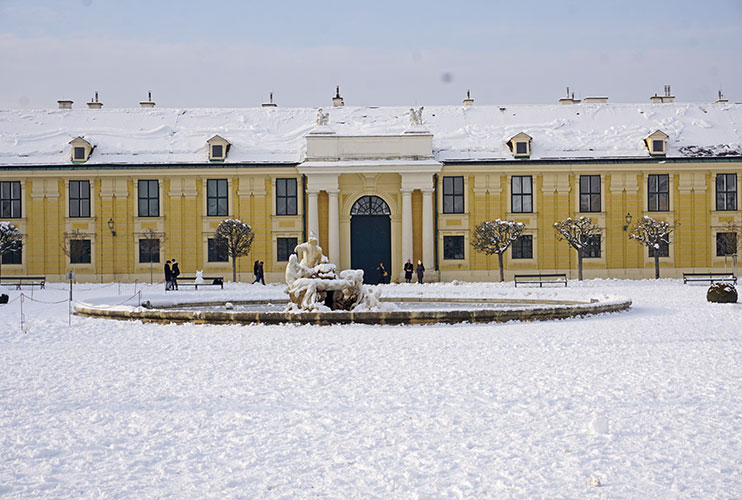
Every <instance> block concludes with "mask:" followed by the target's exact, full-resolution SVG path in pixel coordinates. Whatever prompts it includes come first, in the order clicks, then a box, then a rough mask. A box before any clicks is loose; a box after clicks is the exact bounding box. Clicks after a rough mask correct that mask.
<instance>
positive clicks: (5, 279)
mask: <svg viewBox="0 0 742 500" xmlns="http://www.w3.org/2000/svg"><path fill="white" fill-rule="evenodd" d="M0 285H5V286H14V287H15V289H16V290H20V289H21V287H22V286H24V285H27V286H30V287H32V288H33V287H34V286H38V287H39V288H42V289H43V288H44V287H45V286H46V276H0Z"/></svg>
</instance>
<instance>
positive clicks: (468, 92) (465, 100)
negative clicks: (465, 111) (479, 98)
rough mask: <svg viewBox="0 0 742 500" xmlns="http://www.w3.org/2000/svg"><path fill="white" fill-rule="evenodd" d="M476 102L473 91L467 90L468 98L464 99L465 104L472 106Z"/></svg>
mask: <svg viewBox="0 0 742 500" xmlns="http://www.w3.org/2000/svg"><path fill="white" fill-rule="evenodd" d="M472 104H474V99H472V98H471V92H470V91H468V90H467V91H466V99H464V106H471V105H472Z"/></svg>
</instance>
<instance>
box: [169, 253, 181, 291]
mask: <svg viewBox="0 0 742 500" xmlns="http://www.w3.org/2000/svg"><path fill="white" fill-rule="evenodd" d="M170 274H171V278H170V283H171V286H170V288H171V289H173V290H177V289H178V276H180V268H179V267H178V262H177V261H176V260H175V259H173V264H172V267H171V270H170Z"/></svg>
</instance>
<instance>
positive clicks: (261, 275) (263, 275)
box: [255, 260, 265, 285]
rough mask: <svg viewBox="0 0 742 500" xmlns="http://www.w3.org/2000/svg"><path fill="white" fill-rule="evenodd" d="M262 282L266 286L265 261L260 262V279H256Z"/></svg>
mask: <svg viewBox="0 0 742 500" xmlns="http://www.w3.org/2000/svg"><path fill="white" fill-rule="evenodd" d="M258 280H260V282H261V283H262V284H263V285H265V270H263V261H262V260H261V261H260V262H258V277H257V278H256V279H255V281H258Z"/></svg>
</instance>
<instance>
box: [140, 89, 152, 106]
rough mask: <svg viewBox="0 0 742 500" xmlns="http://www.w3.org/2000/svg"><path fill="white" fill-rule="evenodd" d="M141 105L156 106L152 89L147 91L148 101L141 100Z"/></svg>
mask: <svg viewBox="0 0 742 500" xmlns="http://www.w3.org/2000/svg"><path fill="white" fill-rule="evenodd" d="M139 106H140V107H142V108H154V107H155V103H154V102H153V101H152V91H151V90H150V91H149V92H148V93H147V100H146V101H141V102H140V103H139Z"/></svg>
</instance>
